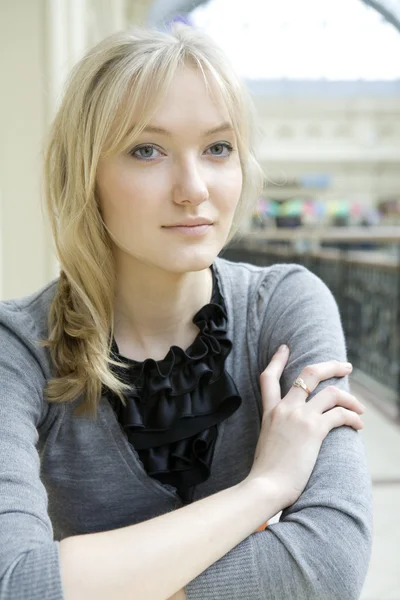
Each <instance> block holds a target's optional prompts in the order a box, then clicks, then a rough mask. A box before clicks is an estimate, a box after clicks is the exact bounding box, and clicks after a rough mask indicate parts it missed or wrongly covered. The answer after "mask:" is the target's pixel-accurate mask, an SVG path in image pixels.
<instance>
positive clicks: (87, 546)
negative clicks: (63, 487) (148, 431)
mask: <svg viewBox="0 0 400 600" xmlns="http://www.w3.org/2000/svg"><path fill="white" fill-rule="evenodd" d="M281 508H282V506H280V503H279V493H278V491H277V490H274V489H273V488H268V487H266V486H265V484H264V483H260V482H257V481H253V482H246V483H244V482H243V483H241V484H238V485H235V486H233V487H230V488H228V489H225V490H222V491H221V492H218V493H217V494H214V495H212V496H209V497H207V498H203V499H202V500H199V501H197V502H194V503H192V504H189V505H187V506H184V507H183V508H180V509H177V510H175V511H172V512H170V513H167V514H165V515H161V516H159V517H156V518H154V519H150V520H148V521H144V522H142V523H139V524H137V525H132V526H129V527H124V528H121V529H117V530H113V531H105V532H101V533H94V534H86V535H79V536H74V537H70V538H66V539H64V540H63V541H62V542H61V543H60V560H61V573H62V581H63V587H64V591H65V600H92V599H93V600H103V599H104V600H109V598H112V599H113V600H126V598H140V599H141V600H158V599H160V600H165V599H167V598H170V597H171V596H172V597H173V599H174V600H177V599H178V598H179V599H180V598H185V593H184V590H183V588H184V587H185V586H186V584H187V583H188V582H189V581H191V580H192V579H194V578H195V577H197V576H198V575H199V574H200V573H202V572H203V571H204V570H205V569H207V568H208V567H209V566H210V565H212V564H213V563H215V562H216V561H218V560H219V559H220V558H221V557H222V556H223V555H225V554H226V553H227V552H229V551H230V550H231V549H232V548H234V547H235V546H237V545H238V544H239V543H240V542H241V541H242V540H244V539H245V538H247V537H248V536H249V535H251V534H252V533H253V532H255V531H256V529H257V527H259V526H260V525H261V523H262V522H263V521H265V519H266V518H267V519H268V518H271V517H273V516H274V515H275V514H276V513H277V512H279V511H280V510H281ZM176 590H179V591H178V593H177V594H176V595H175V596H174V595H173V593H174V592H176ZM206 597H207V596H204V598H205V599H206Z"/></svg>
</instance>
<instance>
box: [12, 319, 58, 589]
mask: <svg viewBox="0 0 400 600" xmlns="http://www.w3.org/2000/svg"><path fill="white" fill-rule="evenodd" d="M44 384H45V381H44V375H43V372H42V370H41V368H40V366H39V364H38V362H37V360H36V359H35V357H34V356H33V355H32V353H31V351H30V350H29V348H28V346H27V345H26V344H25V343H24V341H23V340H22V339H21V338H20V337H19V336H17V335H16V334H15V333H14V332H13V331H12V330H11V328H10V327H8V326H7V325H6V324H5V322H4V321H3V322H2V319H1V314H0V539H1V543H0V600H63V598H64V596H63V591H62V585H61V571H60V564H59V542H57V541H54V539H53V529H52V525H51V521H50V519H49V516H48V513H47V494H46V490H45V487H44V486H43V484H42V482H41V480H40V460H39V455H38V452H37V449H36V444H37V441H38V426H39V423H40V420H41V415H42V408H43V405H42V402H43V395H42V394H43V393H42V390H43V387H44Z"/></svg>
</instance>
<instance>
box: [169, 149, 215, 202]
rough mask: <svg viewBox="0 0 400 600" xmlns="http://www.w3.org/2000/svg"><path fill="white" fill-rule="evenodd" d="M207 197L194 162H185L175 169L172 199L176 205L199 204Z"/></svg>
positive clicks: (202, 180)
mask: <svg viewBox="0 0 400 600" xmlns="http://www.w3.org/2000/svg"><path fill="white" fill-rule="evenodd" d="M208 197H209V194H208V187H207V183H206V180H205V177H204V173H202V172H201V168H200V166H199V165H198V164H197V162H196V160H195V159H193V160H191V161H190V162H189V161H188V162H186V163H185V164H184V165H180V166H179V167H177V169H176V174H175V184H174V186H173V199H174V202H176V203H177V204H201V203H202V202H204V200H207V199H208Z"/></svg>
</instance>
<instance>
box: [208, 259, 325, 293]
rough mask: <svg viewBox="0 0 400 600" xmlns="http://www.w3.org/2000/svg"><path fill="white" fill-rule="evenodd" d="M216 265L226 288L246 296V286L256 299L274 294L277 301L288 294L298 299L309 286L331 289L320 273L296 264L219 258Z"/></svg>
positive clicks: (316, 289) (314, 289) (313, 288)
mask: <svg viewBox="0 0 400 600" xmlns="http://www.w3.org/2000/svg"><path fill="white" fill-rule="evenodd" d="M214 264H215V266H216V268H217V270H218V272H219V274H220V277H221V279H222V282H223V284H224V285H225V288H227V287H229V288H230V289H229V291H230V292H231V293H232V295H233V296H234V295H235V293H239V294H242V295H243V292H244V290H245V289H246V288H247V289H248V291H249V295H251V296H253V298H254V295H256V296H257V295H258V296H260V297H261V298H262V299H263V300H264V301H269V300H270V299H271V298H272V296H274V298H275V299H278V300H279V297H281V296H282V297H283V296H284V297H285V299H287V296H288V294H289V296H291V295H293V296H295V297H296V298H298V296H299V294H303V293H304V292H307V290H310V288H311V289H312V290H313V291H314V292H315V291H318V292H321V293H324V291H325V289H326V290H327V289H328V288H327V286H326V285H325V283H324V282H323V281H322V280H321V279H320V278H319V277H318V276H317V275H315V274H314V273H312V272H311V271H310V270H309V269H307V267H304V266H303V265H299V264H296V263H279V264H273V265H269V266H263V265H254V264H250V263H246V262H233V261H230V260H226V259H224V258H222V257H217V258H216V259H215V262H214Z"/></svg>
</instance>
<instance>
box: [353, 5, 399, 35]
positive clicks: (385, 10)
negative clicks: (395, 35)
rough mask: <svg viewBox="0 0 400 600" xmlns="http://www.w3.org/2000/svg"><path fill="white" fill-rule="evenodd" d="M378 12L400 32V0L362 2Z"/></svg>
mask: <svg viewBox="0 0 400 600" xmlns="http://www.w3.org/2000/svg"><path fill="white" fill-rule="evenodd" d="M362 1H363V2H364V3H365V4H368V5H369V6H372V8H375V9H376V10H378V11H379V12H380V13H381V15H383V16H384V17H385V19H387V20H388V21H389V22H390V23H392V25H394V26H395V27H396V28H397V29H398V30H399V31H400V0H362Z"/></svg>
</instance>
